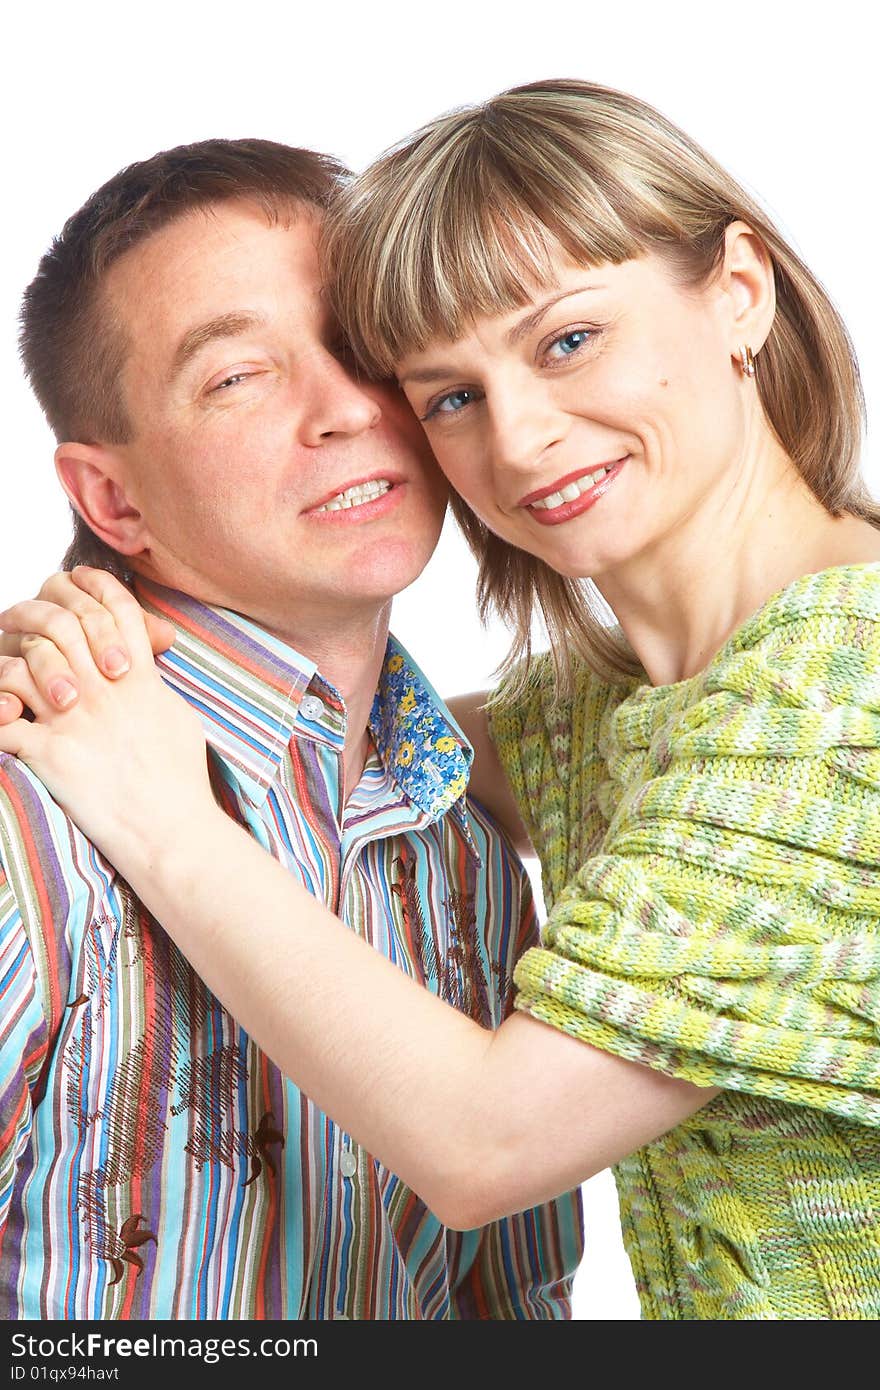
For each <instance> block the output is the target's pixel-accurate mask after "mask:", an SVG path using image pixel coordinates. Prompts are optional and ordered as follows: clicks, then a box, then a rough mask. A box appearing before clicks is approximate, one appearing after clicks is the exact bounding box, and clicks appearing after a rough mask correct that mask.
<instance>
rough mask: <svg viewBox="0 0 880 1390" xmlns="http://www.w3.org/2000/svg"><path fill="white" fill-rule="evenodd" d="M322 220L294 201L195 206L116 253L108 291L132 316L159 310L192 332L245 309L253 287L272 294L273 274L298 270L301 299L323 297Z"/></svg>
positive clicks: (281, 276) (126, 316) (125, 315)
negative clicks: (270, 205)
mask: <svg viewBox="0 0 880 1390" xmlns="http://www.w3.org/2000/svg"><path fill="white" fill-rule="evenodd" d="M320 220H321V212H320V210H319V209H317V208H312V207H309V206H303V205H300V206H298V207H294V206H292V205H291V206H290V207H288V208H286V209H280V210H279V212H278V215H277V216H270V214H269V212H268V211H267V210H266V209H264V208H262V207H261V206H260V205H259V204H257V203H253V202H250V201H245V200H229V202H225V203H217V204H210V205H208V206H206V207H203V208H202V207H200V208H194V209H190V210H188V211H187V212H186V213H183V214H181V216H180V217H177V218H175V219H174V220H173V221H172V222H169V223H167V224H166V225H165V226H164V227H162V228H160V229H158V230H157V231H155V232H154V233H153V234H152V235H151V236H150V237H148V238H146V239H145V240H144V241H143V242H141V243H139V244H138V245H137V246H134V247H132V248H131V249H130V250H129V251H127V252H125V254H124V255H123V256H121V257H119V259H118V261H116V262H115V263H114V264H113V265H112V266H110V268H109V270H108V272H107V276H106V278H105V282H104V289H105V293H106V294H107V296H108V298H109V301H110V303H111V305H112V307H113V308H114V310H115V311H116V312H117V314H118V315H119V316H120V317H121V318H122V319H123V320H124V321H126V322H128V323H137V322H142V321H143V320H144V319H145V318H148V319H150V320H153V319H155V318H156V317H157V316H158V315H159V314H161V315H162V316H163V317H165V318H166V319H169V318H170V319H171V320H174V321H176V322H177V323H180V324H183V325H184V326H185V329H186V330H187V331H188V330H190V329H192V328H194V327H196V326H197V325H198V323H199V322H200V321H205V322H207V321H208V320H212V319H215V318H218V317H220V316H222V315H223V314H232V313H244V312H246V311H247V308H248V300H249V298H251V297H252V296H253V295H254V294H257V295H259V296H261V297H262V296H271V294H272V290H273V286H274V284H275V283H276V277H277V282H278V283H281V282H282V281H285V279H286V277H287V276H288V275H290V276H291V277H293V276H295V278H296V281H297V298H298V299H301V298H302V295H303V294H306V295H308V297H309V298H310V299H311V298H313V297H318V296H319V295H321V293H322V291H321V285H320V280H319V269H318V256H317V240H318V234H319V231H320ZM285 289H286V293H287V295H288V298H289V295H290V288H289V286H287V285H285Z"/></svg>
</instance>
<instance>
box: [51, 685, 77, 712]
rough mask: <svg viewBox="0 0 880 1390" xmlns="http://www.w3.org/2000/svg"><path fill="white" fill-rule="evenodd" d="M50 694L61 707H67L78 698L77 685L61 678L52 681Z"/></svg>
mask: <svg viewBox="0 0 880 1390" xmlns="http://www.w3.org/2000/svg"><path fill="white" fill-rule="evenodd" d="M49 694H50V695H51V696H52V699H53V700H54V701H55V703H56V705H57V706H58V708H59V709H67V706H68V705H72V704H73V702H74V700H75V699H76V686H75V685H71V683H70V681H66V680H64V679H63V678H61V679H59V680H57V681H53V682H52V684H51V685H50V686H49Z"/></svg>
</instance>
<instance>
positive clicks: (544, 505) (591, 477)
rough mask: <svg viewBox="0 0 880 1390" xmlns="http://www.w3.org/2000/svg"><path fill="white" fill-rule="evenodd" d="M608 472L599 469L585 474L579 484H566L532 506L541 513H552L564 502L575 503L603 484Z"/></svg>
mask: <svg viewBox="0 0 880 1390" xmlns="http://www.w3.org/2000/svg"><path fill="white" fill-rule="evenodd" d="M607 472H609V470H608V469H607V468H597V469H596V470H595V472H593V473H585V474H584V476H583V477H582V478H578V480H577V482H574V483H566V485H565V487H562V488H560V489H559V491H558V492H551V493H550V496H549V497H542V498H541V500H540V502H532V503H530V505H531V506H532V507H537V508H538V509H539V510H540V511H545V512H549V511H552V510H553V508H554V507H561V506H562V504H563V502H573V501H574V500H575V498H576V497H582V496H583V494H584V493H585V492H589V490H590V488H591V487H595V486H596V484H597V483H601V481H602V479H603V478H604V477H605V474H606V473H607Z"/></svg>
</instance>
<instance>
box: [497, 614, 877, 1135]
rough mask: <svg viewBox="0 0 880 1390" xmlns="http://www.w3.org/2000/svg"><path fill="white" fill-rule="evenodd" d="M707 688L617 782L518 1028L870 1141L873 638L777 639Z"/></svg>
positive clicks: (825, 634) (738, 654)
mask: <svg viewBox="0 0 880 1390" xmlns="http://www.w3.org/2000/svg"><path fill="white" fill-rule="evenodd" d="M711 669H712V671H713V674H712V677H711V679H707V680H706V681H705V682H704V683H703V685H702V686H701V687H700V698H698V699H695V700H691V701H690V702H688V701H683V702H681V703H680V704H679V706H678V707H677V708H673V711H672V714H671V716H670V718H669V719H668V721H667V722H665V723H664V724H663V725H662V727H660V728H659V729H653V730H652V731H651V732H650V736H648V735H646V739H647V755H646V758H642V759H641V765H642V766H643V767H646V768H647V772H646V773H643V775H641V776H640V777H636V778H635V780H634V782H631V783H629V784H627V785H623V783H625V782H626V760H625V759H624V760H623V762H624V765H623V769H622V770H621V768H618V770H617V775H618V777H619V779H620V780H621V787H620V800H619V804H618V806H617V809H616V810H615V813H614V816H613V819H612V821H611V824H610V826H609V829H608V832H607V836H606V838H605V841H604V843H603V845H602V851H601V853H599V854H596V855H594V856H593V857H592V858H590V859H588V860H587V861H586V862H585V863H584V865H583V866H582V868H581V869H580V871H579V872H578V874H577V876H576V878H575V879H574V880H573V882H572V883H571V884H570V885H569V886H568V887H567V888H566V889H565V890H564V891H563V893H562V894H561V896H560V898H559V900H558V901H557V903H556V905H555V908H554V910H553V912H552V913H551V916H550V920H549V922H548V925H547V928H546V931H545V937H544V946H543V948H538V949H535V950H532V951H529V952H528V953H527V954H526V955H525V957H524V958H523V960H522V961H521V962H520V964H519V966H518V969H517V973H516V982H517V985H518V986H519V990H520V994H519V996H518V998H517V1007H518V1008H520V1009H523V1010H526V1011H528V1012H529V1013H531V1014H533V1015H534V1016H535V1017H536V1018H539V1019H541V1020H543V1021H544V1022H546V1023H549V1024H551V1025H553V1026H555V1027H557V1028H560V1029H563V1030H564V1031H566V1032H568V1033H571V1034H572V1035H573V1036H575V1037H578V1038H580V1039H582V1040H584V1041H586V1042H589V1043H592V1044H593V1045H595V1046H597V1047H600V1048H603V1049H605V1050H606V1051H609V1052H612V1053H615V1054H617V1055H618V1056H621V1057H625V1058H629V1059H631V1060H633V1061H637V1062H641V1063H644V1064H646V1065H648V1066H651V1067H655V1068H657V1069H659V1070H662V1071H665V1072H667V1073H670V1074H672V1075H675V1076H678V1077H683V1078H685V1079H687V1080H689V1081H692V1082H694V1083H696V1084H697V1085H702V1086H720V1087H723V1088H728V1089H733V1090H742V1091H747V1092H751V1093H753V1094H758V1095H764V1096H769V1097H774V1098H777V1099H781V1100H785V1101H789V1102H793V1103H795V1104H800V1105H806V1106H811V1107H814V1108H817V1109H821V1110H827V1111H830V1112H834V1113H837V1114H840V1115H842V1116H845V1117H847V1118H849V1119H852V1120H856V1121H859V1122H862V1123H866V1124H871V1125H880V1036H878V1034H880V620H877V619H876V618H871V617H866V616H864V614H855V615H847V614H842V615H841V618H840V621H839V622H835V621H833V620H832V619H831V618H829V619H828V621H827V622H825V623H824V624H823V625H822V626H821V630H820V631H819V632H818V633H817V629H816V625H815V624H813V623H810V622H808V621H806V620H804V621H803V622H802V623H798V622H796V621H793V622H792V623H789V624H786V625H785V627H784V630H782V631H779V632H776V633H773V634H771V635H770V637H769V638H765V639H763V640H762V641H761V642H760V643H757V644H756V645H755V646H754V647H752V648H749V649H745V650H736V649H735V650H733V651H732V652H731V654H730V657H729V659H728V660H726V661H721V662H719V663H717V664H716V665H715V666H714V667H713V668H711ZM670 689H671V688H670ZM637 723H638V720H637V718H636V720H635V723H634V725H633V743H634V744H637V743H638V736H639V729H638V727H637ZM641 732H642V733H644V732H645V731H644V729H642V731H641ZM637 751H638V750H637ZM639 757H640V758H641V754H639ZM636 763H637V760H634V761H633V763H632V766H633V767H635V766H636Z"/></svg>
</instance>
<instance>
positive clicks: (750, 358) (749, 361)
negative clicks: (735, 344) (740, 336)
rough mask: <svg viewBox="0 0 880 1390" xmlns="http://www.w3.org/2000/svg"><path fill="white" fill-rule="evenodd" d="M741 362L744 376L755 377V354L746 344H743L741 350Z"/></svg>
mask: <svg viewBox="0 0 880 1390" xmlns="http://www.w3.org/2000/svg"><path fill="white" fill-rule="evenodd" d="M739 361H740V370H741V371H742V374H743V376H754V375H755V354H754V353H753V352H752V349H751V348H750V347H748V345H746V344H743V346H742V347H741V348H740V350H739Z"/></svg>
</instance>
